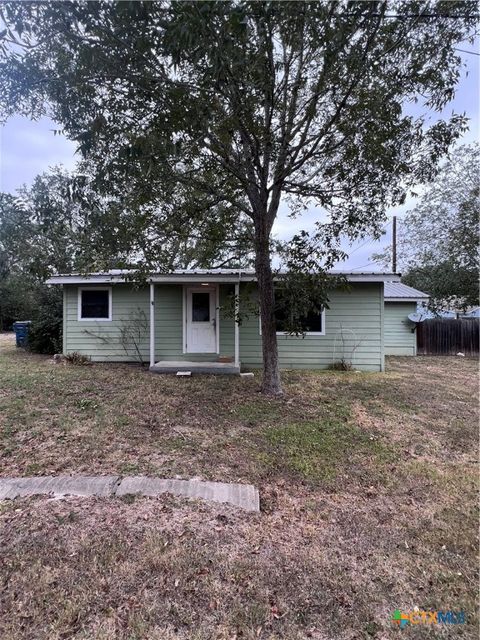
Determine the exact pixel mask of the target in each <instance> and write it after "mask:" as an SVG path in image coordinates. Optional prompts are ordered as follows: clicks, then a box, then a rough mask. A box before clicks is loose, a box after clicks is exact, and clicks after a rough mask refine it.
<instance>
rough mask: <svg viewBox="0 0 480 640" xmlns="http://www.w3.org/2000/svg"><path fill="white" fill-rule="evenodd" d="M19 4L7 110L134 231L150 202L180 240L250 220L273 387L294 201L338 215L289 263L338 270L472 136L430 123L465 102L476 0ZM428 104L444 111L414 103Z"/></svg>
mask: <svg viewBox="0 0 480 640" xmlns="http://www.w3.org/2000/svg"><path fill="white" fill-rule="evenodd" d="M2 11H3V18H4V21H5V24H6V25H7V29H6V31H5V33H4V36H3V37H4V45H3V56H2V58H3V59H2V61H1V63H0V112H1V113H2V114H3V116H4V117H7V116H8V115H9V114H11V113H13V112H20V113H24V114H28V115H30V116H39V115H42V114H48V115H50V116H52V117H53V119H54V120H55V121H57V122H59V123H61V125H62V126H63V127H64V131H65V133H66V135H68V137H69V138H71V139H73V140H77V141H78V144H79V149H80V150H81V151H82V153H83V154H84V157H85V161H86V162H87V163H88V165H89V167H90V168H91V175H92V176H93V184H94V187H93V188H94V189H95V190H98V191H99V192H103V193H108V194H109V195H110V196H114V197H118V198H121V199H122V202H123V203H124V204H125V207H126V210H128V211H131V212H136V213H135V215H131V216H129V218H128V220H127V221H126V225H127V226H129V225H130V226H131V228H132V230H133V232H132V233H133V234H134V235H135V237H138V236H139V235H141V233H142V232H143V234H144V238H145V240H146V241H148V238H149V229H150V226H151V222H152V218H151V215H145V207H147V211H150V212H153V211H159V210H161V211H162V212H164V213H163V214H162V215H163V218H162V225H164V227H165V228H166V229H167V230H168V233H169V234H170V235H175V234H178V235H179V236H180V237H185V236H188V230H189V229H191V228H192V229H193V228H196V227H197V228H198V227H199V228H201V229H202V233H206V229H208V230H209V233H212V234H213V236H214V237H215V232H214V231H213V229H214V228H217V227H219V228H220V231H219V232H218V233H217V235H218V237H223V236H224V233H223V232H222V231H221V229H222V227H223V226H224V224H225V219H228V222H229V223H232V228H233V229H236V228H240V227H241V226H242V223H243V222H244V221H245V220H247V221H248V225H247V226H249V227H250V229H251V236H250V241H251V247H252V248H253V252H254V257H255V269H256V273H257V279H258V292H259V304H260V313H261V326H262V343H263V362H264V378H263V389H264V391H266V392H270V393H279V392H281V385H280V378H279V372H278V355H277V343H276V333H275V318H274V276H273V271H272V262H271V240H272V237H271V234H272V227H273V224H274V222H275V219H276V217H277V214H278V208H279V204H280V202H281V200H282V199H283V200H286V201H287V202H288V204H289V206H290V211H291V214H292V215H293V216H298V215H300V214H301V212H302V211H303V210H304V209H305V208H306V207H308V206H310V205H316V206H320V207H322V208H324V209H325V210H326V211H327V212H328V221H327V224H325V225H322V224H320V223H319V224H318V225H317V229H316V231H314V232H313V233H310V234H307V233H301V234H298V235H296V236H295V237H294V238H293V241H292V243H291V247H292V250H293V251H292V252H290V253H289V252H288V250H287V252H286V255H285V260H286V263H287V264H288V266H289V268H290V270H291V271H292V273H295V272H297V273H299V274H304V273H305V271H306V266H305V258H306V259H307V262H308V268H309V270H310V271H312V269H311V267H312V266H314V271H315V272H317V273H318V274H319V277H321V272H322V271H324V270H325V269H326V268H327V267H329V266H331V264H332V262H334V261H335V259H337V258H338V255H339V237H340V235H341V234H343V235H346V236H347V237H349V238H350V239H355V238H357V237H359V236H361V235H362V234H365V233H374V234H378V233H379V229H380V227H381V223H382V222H383V220H384V216H385V211H386V209H387V208H388V207H389V206H391V205H394V204H398V203H401V202H403V201H404V199H405V195H406V193H407V191H408V189H409V188H410V187H411V186H413V185H416V184H419V183H422V182H424V181H425V180H428V179H430V178H431V177H432V175H433V173H434V170H435V166H436V164H437V163H438V160H439V158H440V157H441V156H442V155H443V154H444V153H445V151H446V150H447V149H448V147H449V145H450V144H451V143H452V141H454V140H455V139H456V138H457V137H458V136H459V135H460V134H461V132H462V131H463V130H464V128H465V126H466V120H465V118H464V117H463V116H459V115H455V114H453V115H452V116H451V118H450V119H449V120H448V121H443V120H438V121H437V122H434V123H433V124H428V123H427V115H428V112H431V111H432V110H440V109H441V108H442V107H443V106H444V105H445V104H446V103H447V102H448V100H449V99H450V98H451V97H452V96H453V93H454V87H455V83H456V81H457V80H458V74H459V68H460V66H461V59H460V56H459V55H458V53H457V52H456V51H455V47H456V45H458V43H460V42H463V41H465V40H466V39H467V38H469V37H470V36H471V35H472V33H473V29H474V25H475V24H476V21H477V15H476V12H477V5H476V2H472V1H464V2H417V1H411V2H408V1H402V2H397V1H394V0H392V1H390V2H368V3H367V2H329V3H326V2H325V3H324V2H162V1H160V2H96V3H83V2H42V3H36V2H24V3H15V2H4V3H3V4H2ZM418 100H421V102H422V107H423V111H422V113H425V112H426V114H427V115H420V114H418V115H411V111H412V110H410V112H409V110H408V109H406V106H407V105H408V104H409V103H415V102H417V101H418ZM200 194H201V196H200ZM152 203H155V206H154V207H150V205H151V204H152ZM159 205H160V208H159ZM218 211H221V212H223V214H222V215H221V216H220V217H219V218H218V219H216V217H215V216H216V215H217V212H218ZM119 215H121V214H119ZM225 216H226V218H225ZM192 220H193V221H194V223H195V224H193V225H192ZM139 230H140V233H139ZM150 246H151V250H152V251H156V252H157V253H158V256H159V257H158V260H162V257H161V247H160V246H157V247H155V246H154V245H153V244H151V245H150ZM287 249H288V248H287ZM313 258H318V259H317V260H315V261H314V262H315V264H314V265H312V262H313ZM167 259H168V256H167V257H165V260H167ZM310 280H311V281H313V279H310ZM324 281H325V282H328V280H327V279H324ZM303 284H304V285H306V284H307V283H306V282H305V278H304V277H303ZM289 290H290V291H293V292H294V291H295V287H289ZM300 306H302V307H303V305H300Z"/></svg>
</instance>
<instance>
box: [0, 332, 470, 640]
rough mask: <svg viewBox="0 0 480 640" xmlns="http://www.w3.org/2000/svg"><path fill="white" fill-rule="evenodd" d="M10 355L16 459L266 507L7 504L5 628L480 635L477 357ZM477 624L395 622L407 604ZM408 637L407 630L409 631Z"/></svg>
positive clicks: (0, 590)
mask: <svg viewBox="0 0 480 640" xmlns="http://www.w3.org/2000/svg"><path fill="white" fill-rule="evenodd" d="M1 339H2V341H3V344H2V348H1V351H0V429H1V433H0V435H1V446H2V449H1V457H0V460H1V473H2V475H28V474H30V475H33V474H47V473H87V472H88V473H101V474H106V473H112V472H115V473H125V474H127V473H128V474H137V473H149V474H155V475H159V476H165V477H168V476H173V475H179V476H182V477H193V476H199V477H201V478H204V479H213V480H224V481H244V482H253V483H256V484H257V485H259V487H260V491H261V496H262V507H263V511H262V513H261V514H247V513H243V512H239V511H235V510H233V509H232V508H229V507H227V506H219V505H211V504H202V503H199V502H194V501H187V500H182V499H174V498H172V497H168V496H165V497H162V498H159V499H138V498H137V499H135V500H133V501H132V500H128V501H127V500H121V499H118V498H117V499H66V500H61V501H57V500H49V499H46V498H32V499H29V500H17V501H14V502H6V503H3V504H2V505H1V506H0V544H1V547H2V562H3V565H2V578H3V581H2V583H1V587H0V637H1V638H7V639H8V640H10V639H11V640H17V639H22V640H23V639H27V638H28V639H30V638H31V639H32V640H33V639H35V640H57V639H58V640H60V639H62V638H75V639H78V640H80V639H86V638H89V639H90V638H95V639H99V640H107V639H109V640H110V639H121V640H147V639H148V640H157V639H158V640H170V639H173V638H181V639H190V638H192V639H194V640H195V639H196V640H207V639H212V640H213V639H219V640H221V639H225V640H226V639H229V640H230V639H232V638H238V639H240V638H242V639H243V638H245V639H250V638H251V639H252V640H253V639H254V638H260V639H269V640H270V639H280V638H281V639H286V640H296V639H297V638H298V639H300V638H302V639H303V638H316V639H318V640H326V639H329V640H330V639H331V640H337V639H340V640H342V639H350V638H351V639H353V638H355V639H356V638H378V639H384V638H399V637H400V636H402V637H413V635H412V633H413V634H414V637H415V638H427V637H428V638H432V637H442V638H443V637H462V638H473V637H475V638H476V637H477V622H478V617H477V603H476V585H477V579H478V576H477V562H478V559H477V550H478V547H477V539H476V528H477V522H478V513H477V508H476V505H477V502H476V495H477V489H478V477H477V438H478V414H477V363H476V362H475V361H473V360H468V359H460V358H458V359H457V358H417V359H408V358H395V359H391V360H390V362H389V367H388V372H387V373H386V374H384V375H379V374H358V373H350V372H348V373H334V372H325V373H323V372H322V373H314V372H298V371H295V372H286V373H285V374H284V376H283V378H284V384H285V391H286V393H285V397H284V398H283V399H281V400H270V399H266V398H264V397H263V396H261V395H259V394H258V380H257V379H254V380H249V379H237V378H214V377H198V378H191V379H176V378H174V377H168V376H158V375H152V374H149V373H148V372H145V371H143V370H141V369H140V368H137V367H134V366H124V365H108V366H106V365H105V366H104V365H92V366H87V367H74V366H62V365H53V364H51V363H50V361H49V360H48V359H47V358H43V357H40V356H34V355H32V354H27V353H24V352H22V351H16V350H15V348H14V347H13V343H12V339H11V337H10V336H8V337H5V336H4V337H2V338H1ZM414 606H418V607H420V608H422V609H454V610H460V609H463V610H464V611H465V612H466V614H467V619H468V624H467V625H461V626H458V627H455V628H453V627H452V628H443V629H442V628H440V627H438V628H436V629H435V630H434V629H431V628H423V627H420V626H417V627H416V628H415V629H409V630H403V631H400V630H398V629H396V628H394V627H393V625H392V623H391V616H392V613H393V611H394V609H396V608H400V609H405V610H408V609H412V608H413V607H414ZM402 634H403V635H402Z"/></svg>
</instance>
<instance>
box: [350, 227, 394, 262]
mask: <svg viewBox="0 0 480 640" xmlns="http://www.w3.org/2000/svg"><path fill="white" fill-rule="evenodd" d="M388 224H390V220H387V222H386V223H385V224H384V225H383V227H382V228H381V229H380V231H385V230H386V229H385V227H386V226H387V225H388ZM379 240H380V238H379V239H378V240H376V239H375V238H368V239H367V240H365V242H362V244H360V245H359V246H358V247H355V249H354V250H353V251H350V253H349V254H348V256H349V257H350V256H352V255H353V254H354V253H355V251H358V250H359V249H361V248H362V247H364V246H365V245H367V244H372V242H378V241H379Z"/></svg>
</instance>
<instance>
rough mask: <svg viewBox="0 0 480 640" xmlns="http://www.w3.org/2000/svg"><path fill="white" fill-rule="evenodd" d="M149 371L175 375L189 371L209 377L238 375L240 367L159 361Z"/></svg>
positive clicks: (221, 363) (182, 361) (222, 364)
mask: <svg viewBox="0 0 480 640" xmlns="http://www.w3.org/2000/svg"><path fill="white" fill-rule="evenodd" d="M150 371H152V372H153V373H175V374H176V373H177V372H178V371H191V372H192V374H195V373H203V374H210V375H239V373H240V366H238V367H237V366H235V364H234V363H233V362H189V361H186V360H178V361H175V360H160V361H159V362H156V363H155V364H154V365H153V366H152V367H150Z"/></svg>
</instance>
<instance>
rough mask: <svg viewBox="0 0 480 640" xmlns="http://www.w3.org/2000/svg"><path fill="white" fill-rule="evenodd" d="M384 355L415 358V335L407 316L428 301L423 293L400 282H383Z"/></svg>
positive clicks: (412, 325)
mask: <svg viewBox="0 0 480 640" xmlns="http://www.w3.org/2000/svg"><path fill="white" fill-rule="evenodd" d="M384 295H385V355H386V356H416V355H417V334H416V331H415V323H414V322H412V321H411V320H410V319H409V316H411V315H412V314H414V313H416V311H417V307H418V304H421V303H425V302H427V301H428V298H429V296H428V295H427V294H426V293H424V292H423V291H419V290H418V289H414V288H413V287H408V286H407V285H406V284H403V283H401V282H385V292H384Z"/></svg>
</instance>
